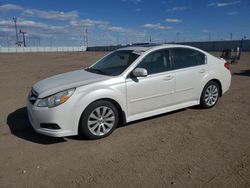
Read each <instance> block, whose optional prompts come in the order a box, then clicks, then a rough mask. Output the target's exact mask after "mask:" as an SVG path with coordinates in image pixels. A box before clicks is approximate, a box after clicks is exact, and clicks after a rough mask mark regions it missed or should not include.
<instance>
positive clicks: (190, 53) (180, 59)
mask: <svg viewBox="0 0 250 188" xmlns="http://www.w3.org/2000/svg"><path fill="white" fill-rule="evenodd" d="M172 55H173V60H174V67H175V69H182V68H187V67H193V66H197V65H203V64H205V61H206V56H205V54H203V53H201V52H199V51H197V50H192V49H188V48H173V49H172Z"/></svg>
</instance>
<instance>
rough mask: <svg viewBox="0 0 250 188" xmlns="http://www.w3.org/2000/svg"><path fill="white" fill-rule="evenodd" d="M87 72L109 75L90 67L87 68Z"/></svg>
mask: <svg viewBox="0 0 250 188" xmlns="http://www.w3.org/2000/svg"><path fill="white" fill-rule="evenodd" d="M86 70H87V71H90V72H91V71H93V72H95V73H99V74H105V75H106V74H107V73H105V72H104V71H102V70H100V69H96V68H92V67H89V68H87V69H86Z"/></svg>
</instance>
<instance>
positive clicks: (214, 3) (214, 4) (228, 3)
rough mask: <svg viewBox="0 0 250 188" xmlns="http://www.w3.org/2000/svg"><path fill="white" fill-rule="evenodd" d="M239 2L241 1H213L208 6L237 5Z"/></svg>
mask: <svg viewBox="0 0 250 188" xmlns="http://www.w3.org/2000/svg"><path fill="white" fill-rule="evenodd" d="M239 3H240V1H231V2H227V3H221V2H212V3H210V4H208V6H212V7H226V6H231V5H236V4H239Z"/></svg>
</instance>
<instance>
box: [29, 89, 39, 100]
mask: <svg viewBox="0 0 250 188" xmlns="http://www.w3.org/2000/svg"><path fill="white" fill-rule="evenodd" d="M37 97H38V93H37V92H36V91H35V90H34V89H33V88H32V89H31V91H30V94H29V101H30V103H31V104H35V102H36V100H37Z"/></svg>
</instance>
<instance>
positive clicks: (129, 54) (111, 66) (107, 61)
mask: <svg viewBox="0 0 250 188" xmlns="http://www.w3.org/2000/svg"><path fill="white" fill-rule="evenodd" d="M138 57H139V55H138V54H136V53H134V52H133V51H131V50H118V51H115V52H113V53H111V54H109V55H108V56H106V57H105V58H103V59H101V60H100V61H98V62H97V63H96V64H94V65H93V66H91V67H90V68H88V69H87V71H89V72H93V73H97V74H104V75H110V76H117V75H119V74H121V73H122V72H123V71H124V70H125V69H126V68H128V66H130V65H131V63H133V62H134V61H135V60H136V59H137V58H138Z"/></svg>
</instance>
